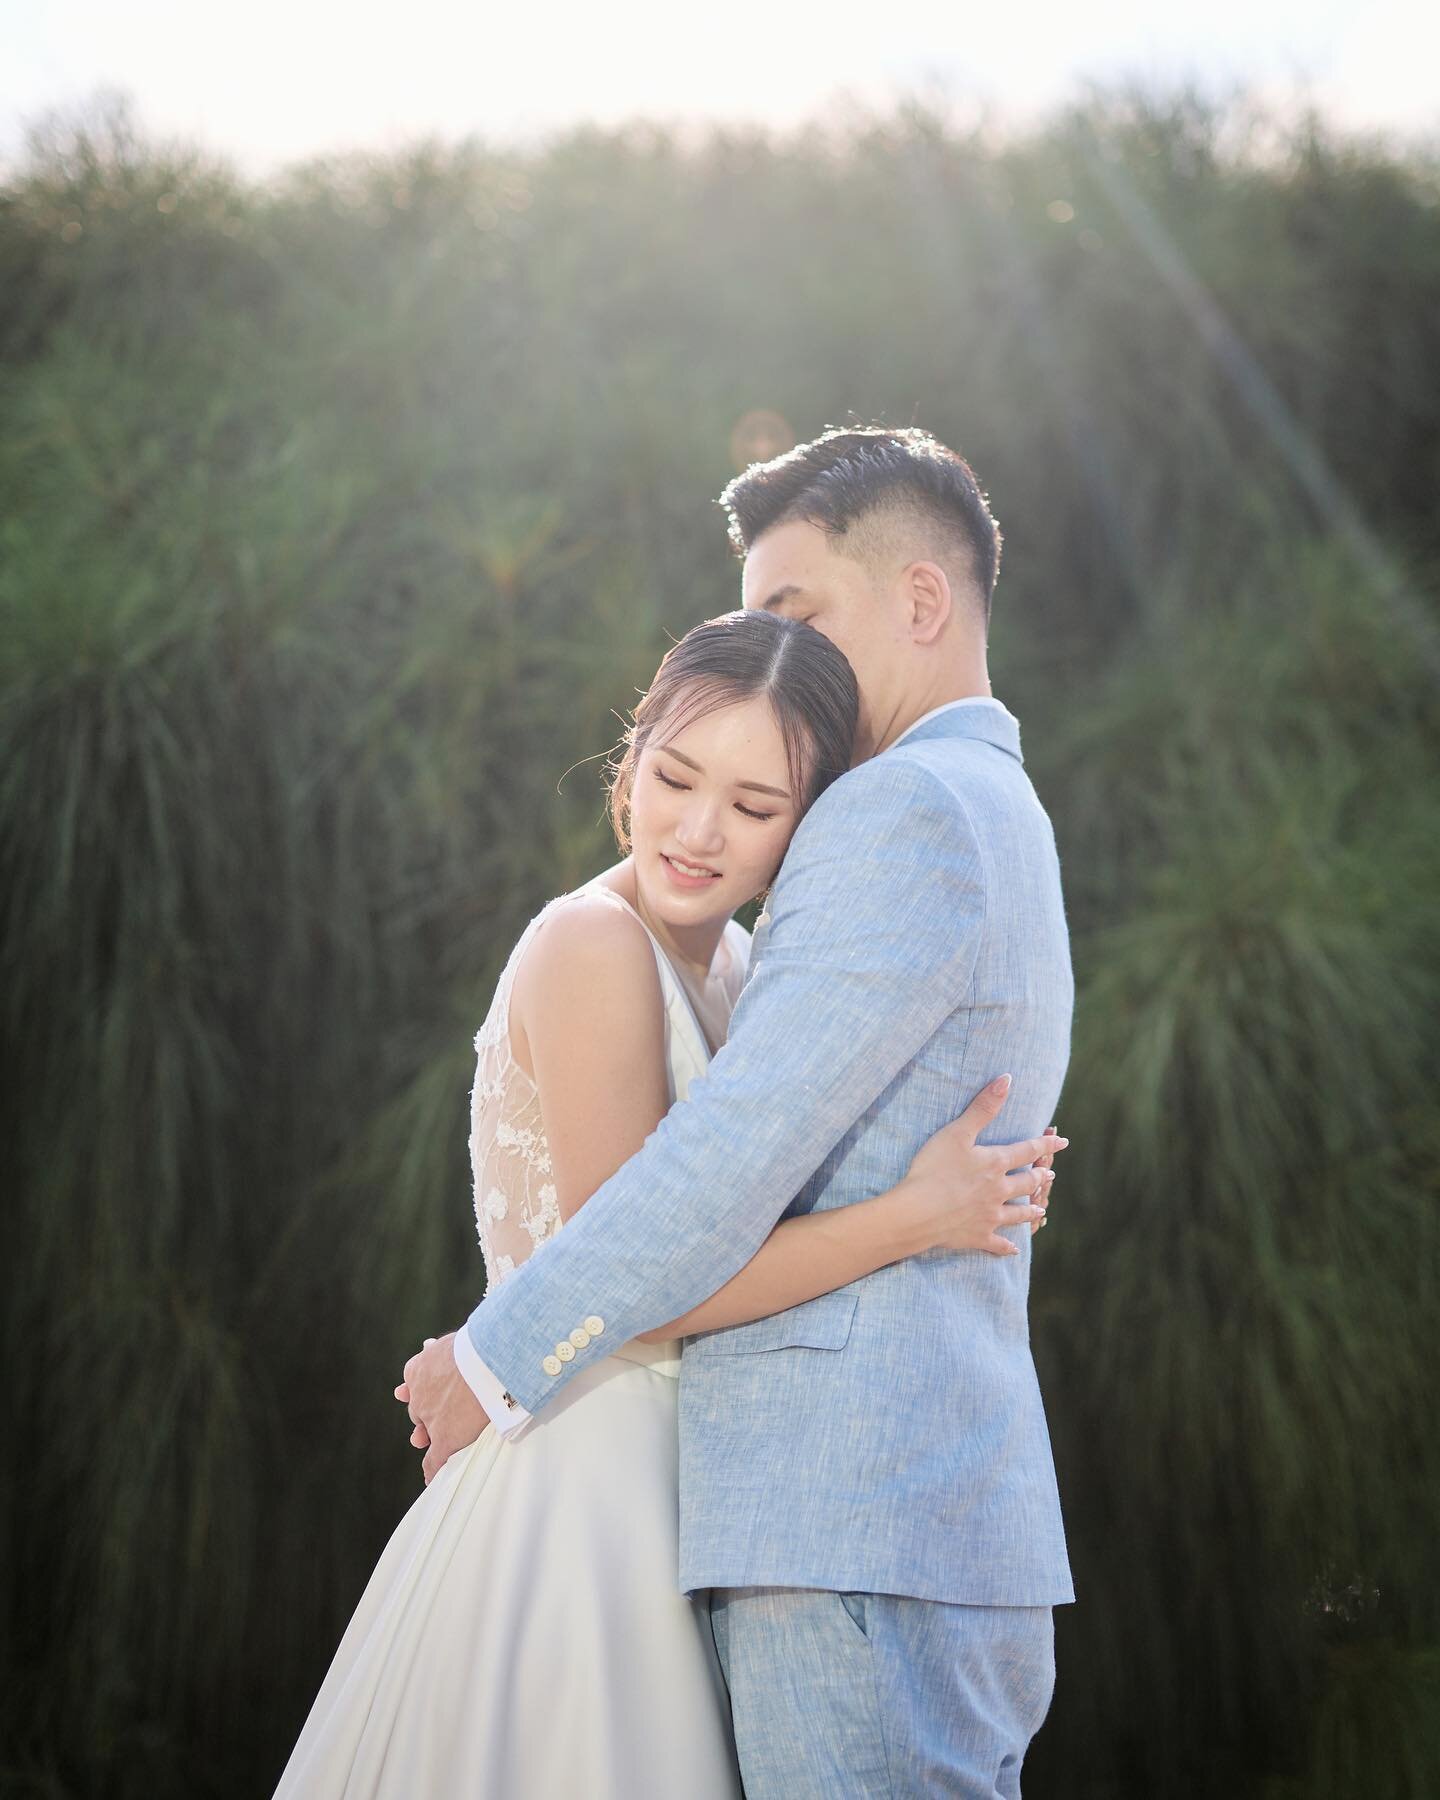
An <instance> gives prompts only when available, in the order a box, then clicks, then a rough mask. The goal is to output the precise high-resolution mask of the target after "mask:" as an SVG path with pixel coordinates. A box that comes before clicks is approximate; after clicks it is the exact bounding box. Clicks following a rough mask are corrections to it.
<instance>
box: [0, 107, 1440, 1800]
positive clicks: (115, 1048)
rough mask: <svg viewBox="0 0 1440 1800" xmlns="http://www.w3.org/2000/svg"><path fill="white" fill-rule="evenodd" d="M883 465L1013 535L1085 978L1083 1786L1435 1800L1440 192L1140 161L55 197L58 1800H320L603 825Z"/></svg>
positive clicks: (48, 198) (14, 194)
mask: <svg viewBox="0 0 1440 1800" xmlns="http://www.w3.org/2000/svg"><path fill="white" fill-rule="evenodd" d="M851 418H858V419H862V420H870V419H883V420H886V421H888V422H891V423H910V422H912V421H913V422H918V423H921V424H923V425H925V426H927V427H929V428H930V429H932V430H933V431H935V432H936V433H937V434H938V435H940V436H941V437H942V438H944V439H946V440H947V441H949V442H951V443H953V444H955V445H957V446H958V447H960V448H962V449H963V450H964V451H965V452H966V453H967V454H968V455H969V456H970V457H971V459H972V460H973V461H974V463H975V465H976V466H977V468H978V469H979V470H980V471H981V473H982V476H983V478H984V479H985V480H986V482H987V483H988V485H989V488H990V491H991V494H992V497H993V500H994V504H995V507H996V511H997V513H998V516H999V518H1000V520H1001V522H1002V525H1003V526H1004V528H1005V530H1006V532H1007V534H1008V544H1007V549H1006V560H1005V567H1004V569H1003V571H1002V575H1001V585H1000V592H999V596H998V600H997V608H996V621H995V634H994V651H995V664H996V673H997V688H998V691H999V692H1000V693H1001V694H1002V696H1003V697H1004V698H1006V700H1007V701H1008V703H1009V704H1010V705H1011V707H1012V708H1013V709H1014V710H1015V711H1016V712H1017V713H1018V714H1019V715H1020V716H1021V718H1022V721H1023V723H1024V726H1025V732H1026V748H1027V755H1028V759H1029V764H1030V768H1031V771H1032V773H1033V775H1034V776H1035V779H1036V781H1037V784H1038V786H1039V788H1040V791H1041V795H1042V797H1043V799H1044V800H1045V801H1046V803H1047V805H1048V807H1049V808H1050V810H1051V813H1052V815H1053V817H1054V819H1055V822H1056V826H1057V830H1058V833H1059V837H1060V842H1061V850H1062V857H1063V863H1064V868H1065V874H1066V880H1067V891H1068V901H1069V907H1070V913H1071V919H1072V924H1073V928H1074V936H1075V955H1076V965H1077V974H1078V978H1079V995H1080V997H1079V1011H1078V1020H1077V1038H1076V1050H1075V1058H1074V1063H1073V1067H1072V1074H1071V1079H1070V1082H1069V1085H1068V1088H1067V1093H1066V1097H1065V1102H1064V1107H1063V1111H1062V1118H1063V1121H1064V1127H1065V1129H1066V1130H1067V1131H1068V1132H1069V1133H1070V1134H1071V1135H1072V1136H1073V1137H1074V1139H1075V1140H1076V1147H1075V1149H1074V1150H1072V1151H1071V1153H1070V1155H1069V1157H1068V1158H1067V1161H1066V1167H1065V1170H1064V1180H1063V1182H1062V1184H1061V1187H1060V1190H1059V1198H1058V1208H1059V1211H1058V1215H1057V1219H1056V1223H1057V1230H1056V1231H1054V1232H1050V1233H1047V1234H1046V1237H1045V1239H1044V1240H1043V1241H1042V1242H1041V1244H1040V1245H1039V1246H1038V1249H1039V1256H1038V1260H1037V1265H1036V1278H1035V1287H1034V1300H1033V1322H1034V1336H1035V1343H1036V1351H1037V1356H1038V1360H1039V1363H1040V1366H1041V1375H1042V1380H1043V1383H1044V1387H1045V1392H1046V1396H1047V1404H1048V1408H1049V1413H1050V1418H1051V1423H1052V1429H1053V1433H1054V1437H1055V1443H1056V1453H1057V1458H1058V1462H1059V1466H1060V1476H1061V1485H1062V1492H1063V1495H1064V1499H1065V1503H1066V1512H1067V1518H1068V1523H1069V1529H1070V1533H1071V1538H1072V1543H1073V1550H1074V1556H1075V1563H1076V1579H1077V1586H1078V1589H1079V1594H1080V1602H1079V1604H1078V1605H1077V1606H1075V1607H1073V1608H1068V1609H1065V1610H1063V1611H1062V1612H1061V1613H1060V1615H1059V1616H1058V1631H1059V1644H1058V1651H1059V1663H1060V1684H1059V1688H1058V1692H1057V1698H1056V1702H1055V1707H1054V1710H1053V1712H1052V1714H1051V1717H1050V1720H1049V1722H1048V1723H1047V1725H1046V1728H1045V1730H1044V1732H1043V1734H1042V1736H1041V1737H1040V1739H1039V1740H1038V1741H1037V1743H1036V1745H1035V1748H1034V1750H1033V1752H1032V1756H1031V1760H1030V1763H1029V1765H1027V1769H1028V1778H1027V1793H1028V1794H1030V1795H1032V1796H1035V1797H1036V1800H1046V1797H1052V1800H1131V1797H1135V1800H1139V1797H1141V1796H1144V1797H1146V1800H1153V1797H1156V1796H1181V1795H1183V1796H1215V1797H1217V1800H1219V1797H1221V1796H1223V1797H1224V1800H1248V1797H1251V1796H1253V1797H1255V1800H1298V1797H1300V1796H1316V1797H1319V1800H1342V1797H1347V1796H1358V1795H1364V1796H1366V1797H1367V1800H1385V1797H1389V1796H1396V1797H1400V1796H1403V1797H1407V1800H1409V1797H1415V1800H1419V1797H1421V1796H1433V1795H1435V1794H1436V1793H1437V1792H1440V1616H1437V1613H1440V1555H1437V1550H1436V1545H1435V1532H1434V1499H1435V1494H1436V1492H1437V1489H1440V1443H1437V1432H1436V1426H1435V1421H1436V1416H1437V1415H1436V1404H1435V1402H1436V1392H1435V1383H1434V1380H1433V1377H1432V1366H1433V1345H1434V1342H1435V1340H1436V1338H1437V1327H1440V1282H1437V1277H1440V1226H1437V1218H1436V1202H1437V1198H1440V1194H1437V1180H1436V1173H1435V1170H1436V1166H1437V1159H1440V1118H1437V1108H1436V1103H1435V1083H1436V1070H1437V1060H1440V1059H1437V1048H1440V1007H1437V1000H1440V992H1437V990H1440V955H1437V941H1436V940H1437V934H1440V923H1437V910H1436V899H1437V894H1440V866H1437V865H1440V783H1437V779H1436V776H1437V748H1440V706H1437V675H1440V638H1437V631H1436V570H1437V562H1440V509H1437V506H1436V491H1437V478H1440V161H1437V159H1436V157H1435V156H1434V155H1433V154H1431V153H1430V152H1428V151H1426V150H1423V149H1421V148H1417V147H1414V146H1403V145H1402V146H1395V145H1390V146H1387V145H1384V144H1379V143H1368V142H1362V141H1358V140H1354V139H1350V138H1346V137H1344V136H1342V135H1340V134H1339V133H1337V132H1335V131H1333V130H1331V129H1329V128H1327V127H1326V126H1325V125H1324V124H1323V122H1321V121H1318V120H1316V119H1305V120H1299V121H1297V120H1294V119H1289V120H1283V119H1278V118H1276V117H1274V116H1270V115H1267V114H1266V113H1265V112H1264V110H1263V109H1257V108H1255V107H1252V106H1248V105H1246V104H1244V103H1236V104H1233V105H1225V106H1215V105H1211V104H1207V103H1205V102H1202V101H1201V100H1198V99H1196V98H1195V97H1193V96H1188V95H1185V94H1176V95H1168V96H1153V95H1152V96H1150V97H1146V96H1143V95H1138V94H1127V93H1111V94H1108V95H1099V96H1096V97H1094V98H1093V99H1092V100H1090V101H1089V102H1087V103H1086V104H1084V105H1083V106H1080V107H1078V108H1076V109H1075V110H1073V111H1071V112H1068V113H1065V114H1064V115H1061V116H1056V117H1053V118H1051V119H1050V120H1049V121H1048V122H1046V123H1045V124H1043V125H1040V126H1036V127H1034V128H1033V129H1030V130H1029V131H1028V132H1025V133H1021V134H1012V135H1011V136H1009V137H1006V138H1003V139H1001V138H995V137H993V136H990V135H987V134H986V133H983V132H979V131H975V132H971V131H968V130H964V129H961V128H959V127H957V126H956V125H954V124H953V123H947V122H946V121H945V120H944V119H942V118H940V117H937V116H936V115H934V114H932V113H927V112H925V111H921V110H900V111H898V112H896V113H895V114H894V115H893V116H888V117H884V118H868V119H852V120H850V121H848V122H845V123H843V124H837V125H835V126H834V127H833V128H831V129H821V128H818V127H817V128H815V129H813V130H811V131H808V132H806V133H803V134H798V135H795V136H792V137H788V138H771V137H765V136H762V135H758V134H753V133H743V132H736V131H733V130H732V131H724V130H717V131H714V132H712V133H710V134H709V135H706V136H703V137H695V138H689V139H683V140H682V139H679V138H676V137H675V136H673V135H667V134H665V133H664V132H661V131H657V130H653V129H647V128H642V127H636V128H634V129H628V130H618V131H612V132H606V133H599V132H594V131H585V132H579V133H576V134H574V135H571V136H569V137H566V138H562V139H557V140H554V141H552V142H550V143H548V144H546V145H544V146H541V147H538V148H530V149H528V150H524V151H521V150H506V149H500V148H494V147H487V146H485V145H483V144H479V143H469V144H461V145H458V146H456V145H451V146H440V145H420V146H416V147H414V148H413V149H410V150H408V151H406V152H404V153H403V154H387V155H385V156H383V157H373V158H363V157H352V158H348V159H345V160H340V161H333V162H324V163H316V164H314V165H311V166H306V167H302V168H297V169H295V170H293V171H291V172H290V173H288V174H287V175H285V176H284V177H283V178H280V179H278V180H274V181H271V182H268V183H265V184H263V185H262V184H256V183H251V182H247V181H245V180H243V179H241V178H240V177H239V176H238V175H236V174H235V173H234V172H232V171H230V170H229V169H227V168H226V167H225V166H223V165H220V164H217V163H214V162H212V161H210V160H208V159H207V158H205V157H203V156H201V155H199V154H197V153H195V152H192V151H190V150H187V149H185V148H183V147H175V146H172V145H167V144H164V143H160V142H157V141H154V140H153V139H150V138H148V137H147V136H146V135H145V133H144V132H143V131H141V130H140V129H138V128H137V126H136V125H135V123H134V121H133V120H132V118H131V117H130V116H129V114H128V112H127V111H126V109H125V108H124V106H123V105H110V106H108V107H101V108H99V109H97V110H96V111H94V112H92V113H91V114H90V115H89V116H88V117H87V118H86V119H84V120H83V121H81V122H79V123H77V122H75V121H74V120H72V121H71V122H70V123H68V124H65V123H57V124H54V125H52V126H51V127H49V128H47V129H45V130H42V131H40V132H38V133H37V135H36V137H35V140H34V144H33V148H32V151H31V153H30V156H29V159H28V161H27V162H26V163H25V164H24V166H23V167H19V168H16V169H12V170H11V171H10V173H9V175H8V177H7V178H6V180H5V184H4V188H3V192H0V622H3V630H0V906H3V909H4V933H3V958H4V962H3V972H0V973H3V980H0V1020H3V1046H0V1055H3V1068H4V1078H5V1079H4V1084H3V1098H0V1126H3V1129H0V1145H3V1151H0V1156H3V1167H4V1174H5V1186H6V1191H7V1194H8V1197H9V1198H8V1206H7V1224H8V1229H9V1243H10V1253H9V1254H8V1255H7V1257H6V1258H5V1259H4V1273H3V1275H0V1284H3V1292H4V1314H3V1332H4V1355H5V1365H6V1370H7V1378H6V1380H5V1382H4V1385H3V1399H0V1407H3V1414H4V1422H5V1430H6V1439H7V1444H8V1446H9V1448H8V1451H7V1454H6V1458H5V1465H4V1473H3V1486H0V1494H3V1500H0V1505H3V1513H4V1517H3V1529H4V1541H5V1544H6V1555H5V1558H4V1574H3V1588H0V1592H3V1618H4V1632H5V1637H4V1647H3V1657H4V1681H3V1683H0V1732H3V1746H4V1748H3V1752H0V1785H3V1790H4V1792H5V1793H6V1794H7V1795H8V1794H14V1795H32V1796H62V1795H63V1796H81V1795H86V1796H88V1795H107V1796H110V1795H113V1796H118V1797H121V1800H170V1797H171V1796H175V1797H179V1796H185V1797H186V1800H193V1797H199V1796H213V1797H215V1800H230V1797H232V1796H234V1797H236V1800H239V1797H241V1796H253V1795H257V1794H262V1793H268V1792H269V1788H270V1784H271V1783H272V1782H273V1780H274V1778H275V1776H276V1775H277V1774H278V1771H279V1769H280V1767H281V1765H282V1763H283V1761H284V1759H285V1757H286V1755H287V1754H288V1751H289V1747H290V1744H291V1742H292V1740H293V1737H294V1734H295V1732H296V1731H297V1730H298V1727H299V1725H300V1722H301V1720H302V1718H303V1716H304V1714H305V1712H306V1710H307V1709H308V1706H309V1703H310V1699H311V1697H312V1696H313V1693H314V1690H315V1687H316V1686H317V1684H318V1682H319V1679H320V1677H321V1675H322V1673H323V1671H324V1668H325V1666H326V1664H327V1662H328V1659H329V1657H330V1654H331V1652H332V1650H333V1648H334V1644H335V1642H336V1641H337V1639H338V1636H339V1633H340V1630H341V1628H342V1626H343V1624H344V1622H345V1620H346V1619H347V1617H348V1616H349V1612H350V1610H351V1608H352V1606H353V1605H354V1602H355V1600H356V1599H357V1597H358V1595H359V1592H360V1589H361V1587H362V1585H363V1582H364V1580H365V1578H366V1576H367V1574H368V1572H369V1570H370V1568H371V1566H372V1563H373V1561H374V1558H375V1557H376V1555H377V1553H378V1551H379V1549H380V1547H381V1545H382V1544H383V1542H384V1541H385V1538H386V1537H387V1535H388V1533H389V1531H390V1529H391V1527H392V1525H393V1523H394V1521H395V1519H396V1518H397V1517H398V1515H399V1513H400V1512H401V1510H402V1509H403V1508H404V1506H405V1505H406V1504H407V1503H408V1502H409V1500H410V1498H411V1497H412V1496H413V1493H414V1492H415V1490H416V1485H417V1481H418V1470H417V1468H416V1465H415V1459H414V1454H413V1452H412V1451H411V1450H410V1449H409V1448H408V1446H407V1445H406V1443H405V1434H404V1431H403V1430H402V1429H400V1419H399V1414H398V1409H397V1408H396V1406H395V1403H394V1401H393V1399H392V1398H391V1397H390V1389H391V1386H392V1384H393V1382H394V1381H395V1379H396V1377H397V1370H398V1368H399V1366H400V1364H401V1362H402V1361H403V1360H404V1358H405V1357H406V1356H407V1355H408V1354H409V1353H410V1351H411V1350H412V1349H413V1348H414V1347H415V1346H416V1345H417V1344H418V1342H419V1340H420V1337H421V1336H422V1334H423V1333H424V1332H425V1331H427V1330H435V1329H437V1328H444V1327H446V1326H448V1325H450V1324H453V1323H454V1322H456V1321H458V1320H459V1319H460V1318H462V1317H463V1316H464V1314H465V1312H466V1311H467V1310H468V1308H469V1307H470V1305H471V1304H472V1303H473V1301H474V1299H475V1296H476V1294H477V1292H478V1291H479V1286H480V1281H481V1268H480V1262H479V1257H478V1253H477V1251H476V1248H475V1244H474V1233H473V1222H472V1219H471V1217H470V1210H469V1196H468V1170H467V1166H466V1159H465V1101H466V1094H467V1091H468V1086H469V1081H470V1075H471V1068H472V1052H471V1042H470V1040H471V1036H472V1034H473V1032H474V1030H475V1028H476V1026H477V1025H478V1023H479V1021H480V1020H481V1018H482V1017H483V1014H484V1012H485V1008H486V1005H487V1003H488V997H489V992H490V987H491V984H492V982H493V980H494V977H495V975H496V973H497V970H498V966H499V964H500V963H501V961H502V960H503V958H504V955H505V953H506V952H507V950H508V947H509V945H510V943H511V942H512V940H513V937H514V935H515V933H516V932H517V931H518V930H519V928H520V927H521V926H522V925H523V923H524V922H525V921H526V920H527V919H528V918H529V917H530V915H531V914H532V912H533V911H534V910H535V909H536V908H537V906H538V905H539V904H540V903H541V902H542V901H543V900H544V899H546V898H547V897H548V896H549V895H551V894H552V893H555V892H557V891H559V890H560V889H562V888H563V887H565V886H568V885H570V884H572V883H574V882H576V881H577V880H580V879H583V878H585V877H587V876H588V875H589V874H590V873H592V872H594V871H595V870H596V869H598V868H599V867H601V866H603V864H604V862H605V860H606V859H607V857H608V856H609V854H610V848H609V844H608V840H607V835H606V832H605V829H604V826H603V822H602V817H601V804H600V796H599V788H598V783H597V780H596V767H597V765H595V764H593V763H583V766H581V767H579V768H577V769H575V770H574V771H573V772H572V773H571V774H570V775H569V776H568V778H567V779H566V780H565V781H564V783H563V785H561V777H562V775H564V773H565V772H566V771H567V770H569V769H571V766H572V765H574V764H576V763H581V762H582V759H585V758H589V757H593V756H594V755H595V754H596V753H597V752H600V751H603V750H604V749H605V748H606V747H607V746H608V745H609V744H610V742H611V741H612V740H613V738H614V736H615V733H616V730H617V723H616V718H615V716H614V715H615V713H616V711H617V709H623V708H625V707H626V706H627V705H629V704H631V703H632V702H633V698H634V693H635V690H636V688H637V687H638V686H639V685H640V684H642V683H643V682H644V680H645V679H646V678H647V677H648V675H649V674H650V672H651V671H652V670H653V668H654V665H655V663H656V661H657V660H658V657H659V655H660V653H661V651H662V650H663V649H664V647H665V644H666V642H667V633H668V634H678V633H679V632H680V631H682V630H683V629H685V627H687V626H688V625H689V624H691V623H693V622H694V621H695V620H697V619H699V618H701V617H703V616H705V615H707V614H711V613H714V612H717V611H720V610H723V609H725V608H727V607H729V606H731V605H733V604H735V602H736V597H737V593H738V587H737V569H736V566H735V565H734V563H733V561H732V560H731V559H730V558H729V555H728V552H727V549H726V546H725V542H724V533H723V521H722V519H721V516H720V514H719V513H718V511H717V510H716V509H715V508H714V506H713V504H712V502H713V498H714V496H715V495H716V494H717V493H718V492H719V490H720V488H721V487H722V486H723V484H724V482H725V481H726V480H727V479H728V477H729V475H730V474H731V473H732V472H733V470H734V468H735V467H736V466H737V463H739V462H743V461H745V460H747V459H748V457H749V456H750V455H754V454H771V453H773V452H774V451H776V450H779V449H781V448H784V447H785V446H786V445H787V444H788V442H790V441H791V440H792V438H794V437H808V436H812V435H814V434H815V433H816V432H817V431H819V430H820V429H822V428H823V427H824V426H825V425H826V424H830V423H836V424H839V423H844V422H846V420H848V419H851ZM496 1554H497V1555H502V1556H503V1554H504V1546H503V1545H497V1546H496Z"/></svg>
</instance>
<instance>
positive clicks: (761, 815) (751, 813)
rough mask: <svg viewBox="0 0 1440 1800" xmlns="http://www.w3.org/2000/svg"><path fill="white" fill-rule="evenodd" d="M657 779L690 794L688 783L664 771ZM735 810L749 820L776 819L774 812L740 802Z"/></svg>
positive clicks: (656, 773)
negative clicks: (671, 776) (676, 779)
mask: <svg viewBox="0 0 1440 1800" xmlns="http://www.w3.org/2000/svg"><path fill="white" fill-rule="evenodd" d="M655 779H656V780H657V781H663V782H664V783H665V785H666V787H668V788H678V789H679V790H680V792H681V793H682V794H688V793H689V791H690V785H689V783H688V782H684V781H672V780H671V779H670V777H669V776H668V775H667V774H666V773H665V771H664V770H663V769H657V770H656V771H655ZM735 810H736V812H742V813H744V815H745V817H746V818H747V819H762V820H763V819H773V818H774V817H775V815H774V813H773V812H768V813H765V812H756V811H755V809H754V808H753V807H751V806H742V805H741V804H740V802H739V801H738V800H737V801H736V802H735Z"/></svg>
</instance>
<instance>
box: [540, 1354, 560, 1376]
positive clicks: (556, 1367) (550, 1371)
mask: <svg viewBox="0 0 1440 1800" xmlns="http://www.w3.org/2000/svg"><path fill="white" fill-rule="evenodd" d="M540 1367H541V1368H542V1369H543V1370H544V1371H545V1373H546V1374H547V1375H558V1374H559V1373H560V1371H561V1369H562V1368H563V1367H564V1365H563V1363H562V1362H561V1361H560V1358H559V1357H558V1356H547V1357H546V1358H545V1359H544V1361H543V1362H542V1363H541V1364H540Z"/></svg>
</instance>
